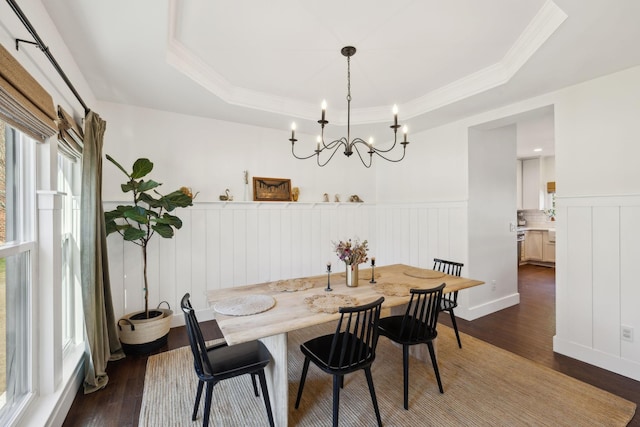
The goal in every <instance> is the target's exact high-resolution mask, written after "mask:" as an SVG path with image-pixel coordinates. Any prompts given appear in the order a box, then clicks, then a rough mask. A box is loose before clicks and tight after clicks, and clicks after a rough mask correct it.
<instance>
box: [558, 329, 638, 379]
mask: <svg viewBox="0 0 640 427" xmlns="http://www.w3.org/2000/svg"><path fill="white" fill-rule="evenodd" d="M553 351H555V352H556V353H559V354H563V355H565V356H569V357H572V358H574V359H577V360H581V361H583V362H585V363H588V364H590V365H594V366H598V367H599V368H602V369H606V370H607V371H611V372H615V373H616V374H620V375H623V376H625V377H628V378H631V379H634V380H636V381H640V363H638V362H635V361H633V360H629V359H623V358H621V357H618V356H615V355H612V354H608V353H603V352H601V351H598V350H595V349H593V348H590V347H586V346H584V345H581V344H578V343H576V342H572V341H567V340H564V339H561V338H558V336H557V335H555V336H554V337H553Z"/></svg>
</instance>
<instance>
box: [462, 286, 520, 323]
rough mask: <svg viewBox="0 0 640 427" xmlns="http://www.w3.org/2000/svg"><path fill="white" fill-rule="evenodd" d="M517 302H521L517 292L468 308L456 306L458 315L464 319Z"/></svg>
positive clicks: (473, 318) (486, 313) (492, 311)
mask: <svg viewBox="0 0 640 427" xmlns="http://www.w3.org/2000/svg"><path fill="white" fill-rule="evenodd" d="M517 304H520V294H519V293H517V292H516V293H515V294H511V295H507V296H504V297H502V298H498V299H496V300H493V301H489V302H486V303H484V304H480V305H476V306H473V307H469V308H467V309H462V310H461V309H460V308H461V307H460V306H458V308H456V317H459V318H461V319H464V320H475V319H478V318H480V317H483V316H486V315H488V314H491V313H495V312H496V311H500V310H503V309H505V308H507V307H511V306H514V305H517Z"/></svg>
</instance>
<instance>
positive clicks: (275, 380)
mask: <svg viewBox="0 0 640 427" xmlns="http://www.w3.org/2000/svg"><path fill="white" fill-rule="evenodd" d="M287 335H288V334H287V333H286V332H284V333H282V334H277V335H272V336H270V337H266V338H260V341H262V342H263V343H264V345H265V346H266V347H267V348H268V349H269V352H270V353H271V363H269V365H267V368H266V369H265V375H266V377H267V387H268V389H269V398H270V400H271V409H272V410H273V418H274V421H275V424H276V426H278V427H286V426H287V424H288V422H289V376H288V372H287V357H288V356H287V340H288V336H287Z"/></svg>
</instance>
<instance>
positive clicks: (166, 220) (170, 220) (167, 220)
mask: <svg viewBox="0 0 640 427" xmlns="http://www.w3.org/2000/svg"><path fill="white" fill-rule="evenodd" d="M155 221H156V223H157V224H167V225H171V226H173V227H175V228H177V229H180V228H182V220H181V219H180V218H178V217H177V216H174V215H169V214H168V213H165V214H164V215H162V218H158V219H156V220H155Z"/></svg>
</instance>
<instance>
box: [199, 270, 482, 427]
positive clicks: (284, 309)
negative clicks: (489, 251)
mask: <svg viewBox="0 0 640 427" xmlns="http://www.w3.org/2000/svg"><path fill="white" fill-rule="evenodd" d="M327 276H328V275H327V274H323V275H319V276H313V277H304V278H297V279H291V280H289V281H274V282H267V283H259V284H253V285H245V286H238V287H232V288H224V289H216V290H212V291H209V292H208V295H207V296H208V301H209V305H210V306H211V307H212V308H213V311H214V317H215V319H216V321H217V323H218V326H219V327H220V330H221V331H222V334H223V336H224V338H225V340H226V341H227V344H228V345H234V344H239V343H243V342H247V341H252V340H256V339H259V340H260V341H262V342H263V343H264V344H265V345H266V347H267V348H268V349H269V351H270V352H271V357H272V363H270V364H269V366H268V367H267V372H266V374H267V387H268V388H269V395H270V398H271V407H272V408H273V413H274V419H275V423H276V425H277V426H287V424H288V413H289V407H288V406H289V405H288V402H289V397H288V392H289V385H288V373H287V360H288V354H287V341H288V333H289V332H291V331H295V330H297V329H302V328H306V327H309V326H314V325H318V324H322V323H327V322H330V321H332V320H336V319H338V318H339V316H340V314H339V313H338V312H337V307H336V312H334V313H328V312H323V311H322V310H326V311H332V309H331V307H327V306H325V305H323V304H322V303H323V302H326V300H327V298H325V297H326V296H329V295H330V297H328V298H329V299H330V300H331V301H334V300H336V301H338V302H339V301H340V300H341V299H342V298H344V299H346V300H349V301H350V303H352V304H355V305H362V304H366V303H368V302H371V301H374V300H376V299H378V298H379V297H380V296H384V297H385V300H384V303H383V305H382V308H383V311H382V315H383V316H385V315H389V314H402V313H404V308H403V307H404V306H406V304H407V303H408V302H409V298H410V297H409V289H414V288H418V289H427V288H433V287H435V286H438V285H440V284H441V283H445V284H446V286H445V288H444V292H445V293H449V292H454V291H459V290H462V289H467V288H470V287H473V286H478V285H481V284H483V283H484V282H482V281H479V280H473V279H468V278H464V277H457V276H451V275H448V274H444V273H440V272H436V271H433V270H429V269H422V268H417V267H412V266H409V265H404V264H394V265H387V266H380V267H375V269H374V270H373V277H374V280H375V282H376V283H375V284H373V283H370V280H371V278H372V271H371V269H370V268H364V269H360V270H359V280H358V286H352V287H349V286H346V283H345V282H346V280H345V273H344V272H341V273H334V274H331V275H330V284H331V289H332V291H330V292H329V291H326V288H327V279H328V277H327ZM265 300H266V301H267V303H266V305H264V307H267V306H268V305H269V303H268V302H269V301H272V302H273V305H272V306H271V307H270V308H267V309H265V311H262V312H259V313H255V314H244V313H242V311H241V310H240V311H239V312H238V311H237V310H235V309H236V308H239V309H242V304H243V303H244V302H248V303H249V305H251V304H252V303H253V302H255V301H257V302H258V308H255V307H253V306H251V307H248V310H249V311H248V312H251V308H252V307H253V308H254V309H256V310H260V309H261V308H260V307H259V306H260V304H265ZM230 305H231V307H229V306H230ZM236 306H237V307H236ZM229 310H231V315H230V314H229V313H230V311H229ZM222 313H227V314H222ZM238 313H240V315H238Z"/></svg>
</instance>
